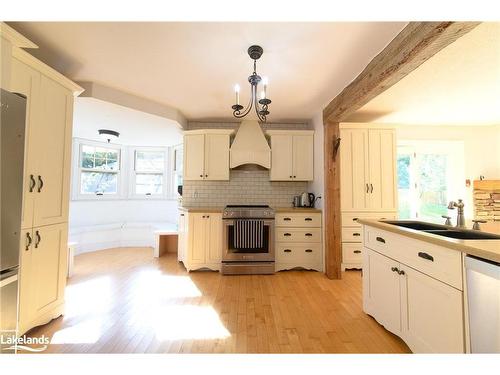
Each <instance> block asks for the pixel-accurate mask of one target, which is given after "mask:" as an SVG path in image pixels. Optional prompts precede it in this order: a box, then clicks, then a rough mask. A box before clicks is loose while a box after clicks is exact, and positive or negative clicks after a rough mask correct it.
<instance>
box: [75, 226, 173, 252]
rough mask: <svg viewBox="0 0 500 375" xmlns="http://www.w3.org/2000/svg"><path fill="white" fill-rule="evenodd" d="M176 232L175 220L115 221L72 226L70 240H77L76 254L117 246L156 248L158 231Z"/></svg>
mask: <svg viewBox="0 0 500 375" xmlns="http://www.w3.org/2000/svg"><path fill="white" fill-rule="evenodd" d="M157 231H162V232H175V233H177V224H176V223H173V222H115V223H106V224H99V225H87V226H78V227H70V233H69V241H70V242H76V243H77V246H76V248H75V255H77V254H81V253H86V252H91V251H97V250H103V249H110V248H115V247H151V248H153V249H154V248H155V242H156V232H157Z"/></svg>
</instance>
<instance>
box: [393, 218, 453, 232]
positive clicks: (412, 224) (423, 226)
mask: <svg viewBox="0 0 500 375" xmlns="http://www.w3.org/2000/svg"><path fill="white" fill-rule="evenodd" d="M383 222H384V223H387V224H392V225H397V226H398V227H404V228H409V229H415V230H424V231H425V230H446V227H445V226H444V225H439V224H433V223H424V222H422V221H409V220H406V221H397V220H393V221H391V220H383Z"/></svg>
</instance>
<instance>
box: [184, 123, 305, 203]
mask: <svg viewBox="0 0 500 375" xmlns="http://www.w3.org/2000/svg"><path fill="white" fill-rule="evenodd" d="M238 126H239V122H195V121H191V122H189V124H188V129H189V130H194V129H214V128H218V129H220V128H225V129H236V128H237V127H238ZM262 128H263V130H268V129H280V130H281V129H283V130H299V129H300V130H304V129H311V127H310V124H308V123H267V124H263V125H262ZM229 178H230V180H229V181H184V187H183V194H182V205H183V206H184V207H221V206H225V205H227V204H268V205H270V206H271V207H292V202H293V197H294V195H299V194H301V193H303V192H304V191H307V182H295V181H294V182H292V181H290V182H288V181H287V182H275V181H269V171H268V170H241V169H233V170H231V171H230V177H229Z"/></svg>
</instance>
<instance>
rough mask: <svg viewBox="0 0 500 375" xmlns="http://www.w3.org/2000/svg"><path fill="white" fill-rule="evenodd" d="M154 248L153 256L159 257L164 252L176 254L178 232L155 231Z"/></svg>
mask: <svg viewBox="0 0 500 375" xmlns="http://www.w3.org/2000/svg"><path fill="white" fill-rule="evenodd" d="M154 234H155V247H154V250H153V256H154V257H155V258H158V257H160V256H161V255H163V254H164V253H166V252H169V253H176V252H177V237H178V232H177V231H173V230H155V232H154Z"/></svg>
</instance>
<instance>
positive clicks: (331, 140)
mask: <svg viewBox="0 0 500 375" xmlns="http://www.w3.org/2000/svg"><path fill="white" fill-rule="evenodd" d="M323 126H324V155H325V177H324V178H325V223H324V225H325V228H326V229H325V233H326V235H325V249H326V257H325V265H326V267H325V270H326V276H327V277H328V278H329V279H340V278H341V270H340V264H341V262H342V242H341V218H340V162H339V155H338V151H339V150H338V149H337V153H335V144H336V142H337V139H338V138H339V136H340V130H339V123H338V122H328V121H324V119H323Z"/></svg>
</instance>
